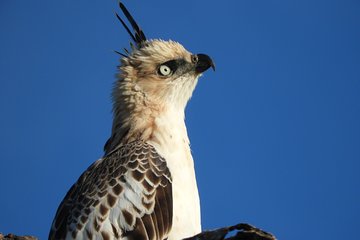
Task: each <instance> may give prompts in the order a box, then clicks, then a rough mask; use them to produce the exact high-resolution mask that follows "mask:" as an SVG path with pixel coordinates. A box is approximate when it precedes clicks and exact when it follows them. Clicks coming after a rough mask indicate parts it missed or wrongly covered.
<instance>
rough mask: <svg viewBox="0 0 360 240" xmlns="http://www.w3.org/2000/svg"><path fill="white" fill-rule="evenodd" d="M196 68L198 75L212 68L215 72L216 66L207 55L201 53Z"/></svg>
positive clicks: (198, 55)
mask: <svg viewBox="0 0 360 240" xmlns="http://www.w3.org/2000/svg"><path fill="white" fill-rule="evenodd" d="M196 57H197V58H196V59H197V61H196V66H195V70H196V72H197V73H203V72H205V71H206V70H208V69H209V68H210V67H211V68H212V69H213V70H214V71H215V64H214V62H213V60H212V59H211V58H210V57H209V56H208V55H206V54H202V53H199V54H197V55H196Z"/></svg>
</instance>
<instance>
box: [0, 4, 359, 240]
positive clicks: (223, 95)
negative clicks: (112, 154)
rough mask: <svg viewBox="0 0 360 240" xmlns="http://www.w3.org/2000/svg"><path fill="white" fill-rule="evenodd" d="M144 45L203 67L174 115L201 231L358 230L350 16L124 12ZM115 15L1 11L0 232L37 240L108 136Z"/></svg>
mask: <svg viewBox="0 0 360 240" xmlns="http://www.w3.org/2000/svg"><path fill="white" fill-rule="evenodd" d="M124 3H125V4H126V6H127V7H128V8H129V10H130V11H131V12H132V13H133V15H134V16H135V18H136V19H137V21H138V22H139V24H140V25H141V26H142V28H143V29H144V31H145V33H146V34H147V36H148V37H149V38H162V39H166V40H167V39H173V40H176V41H179V42H181V43H182V44H183V45H184V46H185V47H186V48H187V49H188V50H190V51H192V52H194V53H206V54H208V55H210V56H212V58H213V59H214V60H215V62H216V67H217V69H216V72H211V71H208V72H206V73H205V75H204V77H202V79H201V80H200V82H199V84H198V87H197V89H196V91H195V93H194V96H193V98H192V99H191V101H190V103H189V105H188V108H187V110H186V113H187V117H186V121H187V125H188V132H189V137H190V140H191V146H192V150H193V156H194V159H195V165H196V171H197V178H198V185H199V190H200V197H201V203H202V217H203V219H202V222H203V228H204V229H209V228H215V227H220V226H225V225H230V224H235V223H238V222H248V223H251V224H253V225H256V226H258V227H261V228H263V229H265V230H268V231H270V232H273V233H274V234H275V235H276V236H277V237H278V238H279V239H292V240H300V239H304V238H307V239H355V238H357V237H358V230H359V228H360V221H359V219H358V216H359V215H360V44H359V43H360V14H359V12H360V2H359V1H355V0H354V1H350V0H345V1H344V0H338V1H331V0H330V1H329V0H328V1H320V0H312V1H310V0H303V1H285V0H283V1H264V0H246V1H245V0H243V1H220V2H219V1H205V0H197V1H190V0H184V1H172V2H170V1H165V0H161V1H160V0H159V1H140V0H133V1H130V0H129V1H125V2H124ZM115 11H117V12H119V10H118V7H117V2H116V1H69V0H64V1H56V2H55V1H44V0H42V1H40V0H39V1H16V0H15V1H6V0H4V1H1V2H0V29H1V37H0V83H1V85H0V109H1V115H0V116H1V117H0V133H1V134H0V152H1V155H0V169H1V181H0V191H1V197H0V216H1V217H0V232H3V233H9V232H13V233H17V234H32V235H36V236H38V237H40V238H41V239H46V237H47V234H48V231H49V228H50V224H51V222H52V219H53V217H54V214H55V211H56V209H57V207H58V205H59V203H60V201H61V200H62V198H63V197H64V195H65V194H66V192H67V190H68V189H69V188H70V186H71V185H72V184H73V183H74V182H75V181H76V180H77V178H78V177H79V175H80V174H81V173H82V172H83V171H84V170H85V169H86V168H87V166H88V165H90V164H91V163H92V162H93V161H95V160H96V159H98V158H99V157H101V156H102V154H103V152H102V148H103V145H104V143H105V141H106V140H107V138H108V137H109V134H110V129H111V119H112V115H111V100H110V91H111V88H112V84H113V82H114V80H115V78H114V75H115V73H116V66H117V65H118V56H117V55H116V54H115V53H113V52H112V50H121V49H122V48H123V47H127V46H128V42H129V37H128V35H127V34H126V32H125V30H124V29H123V28H122V27H121V26H120V24H119V22H118V21H117V19H116V18H115V15H114V12H115Z"/></svg>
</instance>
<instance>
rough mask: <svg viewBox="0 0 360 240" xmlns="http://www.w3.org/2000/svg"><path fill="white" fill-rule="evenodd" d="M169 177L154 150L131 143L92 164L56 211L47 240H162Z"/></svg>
mask: <svg viewBox="0 0 360 240" xmlns="http://www.w3.org/2000/svg"><path fill="white" fill-rule="evenodd" d="M172 207H173V206H172V188H171V175H170V172H169V169H168V167H167V165H166V161H165V159H164V158H162V157H161V156H160V155H159V154H158V153H157V152H156V150H155V148H154V147H153V146H151V145H150V144H147V143H145V142H143V141H135V142H131V143H128V144H126V145H123V146H121V147H120V148H119V149H117V150H115V151H113V152H111V153H110V154H108V155H107V156H105V157H104V158H102V159H100V160H98V161H96V162H95V163H94V164H92V165H91V166H90V167H89V168H88V169H87V170H86V171H85V172H84V173H83V174H82V175H81V177H80V178H79V180H78V181H77V183H75V184H74V185H73V186H72V188H71V189H70V190H69V192H68V193H67V195H66V196H65V198H64V200H63V201H62V203H61V204H60V206H59V209H58V210H57V213H56V216H55V219H54V221H53V223H52V227H51V231H50V234H49V239H65V238H70V239H75V238H76V239H92V238H93V237H94V238H96V237H99V238H103V239H165V238H166V237H167V235H168V232H169V231H170V228H171V225H172Z"/></svg>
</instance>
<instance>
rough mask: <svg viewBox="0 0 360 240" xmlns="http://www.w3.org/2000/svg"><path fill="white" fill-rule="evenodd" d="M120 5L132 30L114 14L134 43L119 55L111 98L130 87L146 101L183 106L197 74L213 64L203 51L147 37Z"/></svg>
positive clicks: (194, 83) (162, 104)
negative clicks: (118, 65) (191, 49)
mask: <svg viewBox="0 0 360 240" xmlns="http://www.w3.org/2000/svg"><path fill="white" fill-rule="evenodd" d="M120 8H121V10H122V11H123V13H124V15H125V16H126V18H127V19H128V21H129V22H130V24H131V26H132V28H133V30H134V33H132V32H131V31H130V29H129V28H128V27H127V25H126V24H125V22H124V21H123V20H122V19H121V18H120V17H119V15H116V16H117V17H118V19H119V20H120V22H121V23H122V24H123V26H124V27H125V29H126V30H127V32H128V33H129V34H130V36H131V38H132V40H133V41H134V43H135V45H131V51H128V50H125V54H121V55H122V59H121V65H120V73H119V82H118V84H117V86H116V87H115V89H114V100H115V103H116V100H117V97H119V95H123V94H124V91H123V90H124V89H123V88H124V87H126V92H127V93H130V92H131V91H132V90H134V91H135V92H136V94H138V93H141V95H142V96H144V97H145V99H146V101H147V102H148V103H149V105H152V104H155V105H161V106H164V107H165V105H166V107H178V108H185V105H186V103H187V101H188V100H189V98H190V97H191V95H192V92H193V90H194V88H195V85H196V83H197V79H198V77H199V76H200V75H201V74H202V73H203V72H204V71H206V70H207V69H209V68H210V67H212V68H213V69H215V65H214V63H213V61H212V60H211V58H210V57H209V56H207V55H206V54H192V53H190V52H189V51H187V50H186V49H185V48H184V47H183V46H182V45H181V44H180V43H177V42H174V41H171V40H170V41H163V40H147V39H146V37H145V34H144V33H143V31H142V30H141V28H140V27H139V25H138V24H137V23H136V22H135V20H134V19H133V17H132V16H131V14H130V13H129V12H128V10H127V9H126V8H125V6H124V5H123V4H122V3H121V2H120Z"/></svg>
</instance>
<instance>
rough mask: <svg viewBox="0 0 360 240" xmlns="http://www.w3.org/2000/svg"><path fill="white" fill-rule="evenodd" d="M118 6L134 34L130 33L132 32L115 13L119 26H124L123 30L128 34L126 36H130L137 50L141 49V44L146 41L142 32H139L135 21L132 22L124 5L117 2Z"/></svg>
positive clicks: (132, 19) (139, 29)
mask: <svg viewBox="0 0 360 240" xmlns="http://www.w3.org/2000/svg"><path fill="white" fill-rule="evenodd" d="M119 6H120V9H121V10H122V12H123V13H124V15H125V17H126V19H127V20H128V21H129V23H130V24H131V26H132V28H133V30H134V33H132V31H131V30H130V29H129V27H128V26H127V25H126V23H125V22H124V20H122V19H121V17H120V16H119V15H118V14H117V13H116V17H117V18H118V19H119V21H120V22H121V24H122V25H123V26H124V28H125V30H126V31H127V32H128V34H129V35H130V37H131V39H132V40H133V41H134V43H135V44H136V46H137V47H138V48H140V47H141V45H142V43H143V42H145V41H146V37H145V34H144V32H143V31H142V30H141V28H140V27H139V25H138V24H137V23H136V21H135V20H134V18H133V17H132V16H131V14H130V13H129V11H128V10H127V9H126V7H125V6H124V4H123V3H122V2H119Z"/></svg>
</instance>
